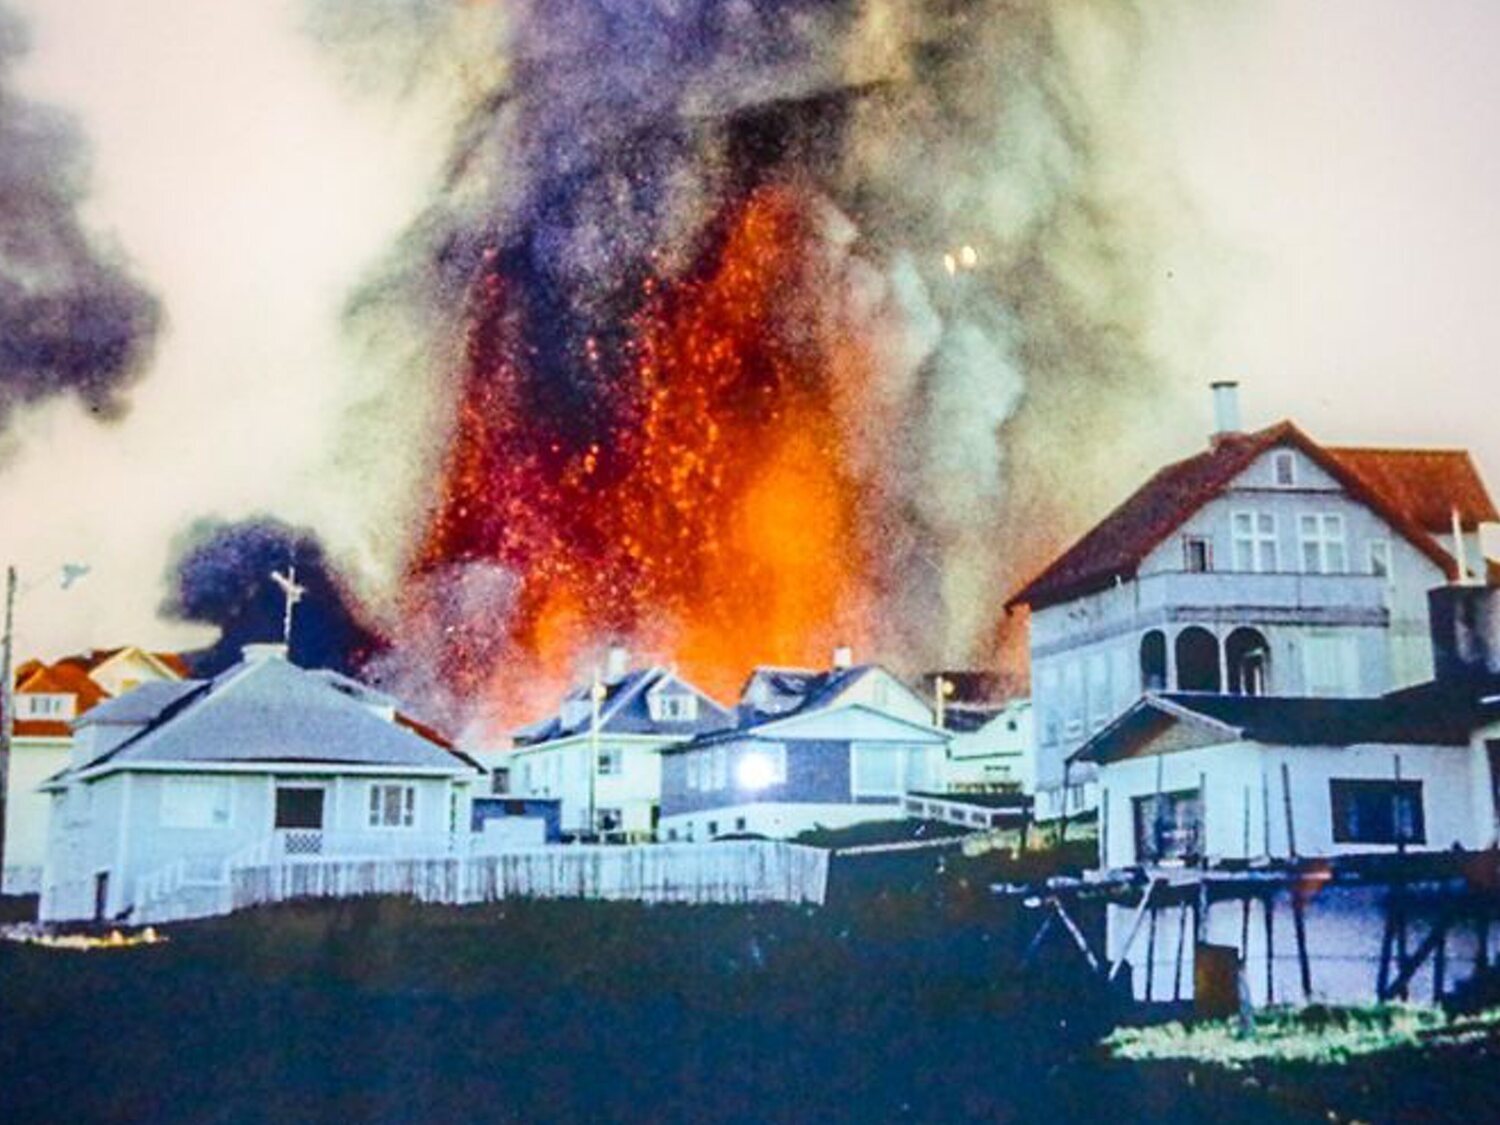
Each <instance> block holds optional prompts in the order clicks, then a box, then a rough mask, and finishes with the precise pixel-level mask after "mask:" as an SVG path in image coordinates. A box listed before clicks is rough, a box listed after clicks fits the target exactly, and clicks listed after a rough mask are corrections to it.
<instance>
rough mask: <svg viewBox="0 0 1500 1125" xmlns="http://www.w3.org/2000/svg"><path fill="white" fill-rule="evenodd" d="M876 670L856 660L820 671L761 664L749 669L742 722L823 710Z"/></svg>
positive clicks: (741, 706)
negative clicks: (856, 662)
mask: <svg viewBox="0 0 1500 1125" xmlns="http://www.w3.org/2000/svg"><path fill="white" fill-rule="evenodd" d="M877 671H884V669H882V668H881V667H880V665H878V664H855V665H851V666H850V667H848V668H830V669H828V670H827V671H822V672H820V671H815V670H813V669H810V668H784V667H779V666H777V665H772V664H762V665H760V666H759V667H757V668H756V669H755V670H754V671H752V672H751V673H750V675H749V677H748V678H747V679H746V680H745V686H744V687H743V688H742V689H741V690H740V701H739V705H738V706H737V707H736V712H737V714H738V717H739V726H741V727H746V726H753V725H755V724H756V723H761V722H770V721H772V720H775V719H788V718H791V717H792V716H793V715H805V714H807V713H809V712H811V711H818V710H821V709H822V708H824V707H827V706H829V705H830V704H832V703H833V702H834V701H835V700H836V699H838V697H839V696H840V695H842V694H843V693H844V691H845V690H847V689H848V688H850V687H852V686H853V685H854V684H855V683H856V682H858V681H859V680H861V679H863V678H864V677H865V676H867V675H869V674H870V673H871V672H877ZM886 674H887V675H889V674H890V673H886ZM892 679H895V677H894V676H893V677H892ZM897 682H898V683H899V682H900V681H897ZM903 686H904V685H903Z"/></svg>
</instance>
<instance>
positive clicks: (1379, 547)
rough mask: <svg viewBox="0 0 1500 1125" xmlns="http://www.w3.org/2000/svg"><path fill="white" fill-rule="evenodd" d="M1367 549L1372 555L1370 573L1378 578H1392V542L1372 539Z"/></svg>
mask: <svg viewBox="0 0 1500 1125" xmlns="http://www.w3.org/2000/svg"><path fill="white" fill-rule="evenodd" d="M1366 548H1367V549H1368V551H1369V553H1370V560H1369V561H1370V573H1371V574H1373V575H1375V577H1377V578H1389V577H1390V576H1391V541H1390V540H1389V539H1371V540H1370V541H1369V543H1368V544H1366Z"/></svg>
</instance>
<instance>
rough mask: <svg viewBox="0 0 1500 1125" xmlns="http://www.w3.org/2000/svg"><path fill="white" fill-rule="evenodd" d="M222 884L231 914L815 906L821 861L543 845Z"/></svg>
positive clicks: (304, 863) (823, 886) (234, 874)
mask: <svg viewBox="0 0 1500 1125" xmlns="http://www.w3.org/2000/svg"><path fill="white" fill-rule="evenodd" d="M229 878H230V886H229V902H228V903H227V904H226V905H227V907H228V909H230V910H242V909H245V908H246V907H250V906H256V905H259V904H261V903H272V902H287V901H290V900H293V899H307V898H346V897H351V896H358V895H400V896H404V897H410V898H415V899H417V900H419V901H421V902H433V903H449V904H467V903H481V902H497V901H500V900H502V899H513V898H549V899H550V898H577V899H606V900H618V901H630V902H679V903H753V902H786V903H810V904H815V905H821V904H822V903H823V901H824V898H825V896H826V894H827V890H828V853H827V852H826V851H823V850H821V849H819V848H808V847H803V846H801V845H798V844H787V843H783V842H781V841H777V840H735V841H725V842H723V843H710V844H643V845H636V846H626V847H611V846H552V847H539V848H528V849H524V850H518V851H508V852H502V853H499V854H493V855H477V856H467V857H457V856H452V857H442V858H433V859H420V858H388V857H387V858H355V857H349V858H340V857H334V856H327V857H324V856H318V857H306V858H303V857H298V858H282V859H279V860H277V861H275V862H270V863H260V864H252V865H247V866H243V867H236V868H234V869H233V870H232V871H231V872H230V876H229Z"/></svg>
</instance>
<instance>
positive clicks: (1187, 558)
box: [1182, 535, 1213, 574]
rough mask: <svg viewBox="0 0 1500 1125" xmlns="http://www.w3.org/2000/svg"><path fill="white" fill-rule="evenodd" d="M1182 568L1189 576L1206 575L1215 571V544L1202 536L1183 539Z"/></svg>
mask: <svg viewBox="0 0 1500 1125" xmlns="http://www.w3.org/2000/svg"><path fill="white" fill-rule="evenodd" d="M1182 555H1183V558H1182V567H1183V569H1184V570H1186V571H1187V572H1188V573H1189V574H1206V573H1207V572H1208V571H1210V570H1212V569H1213V543H1212V542H1211V541H1210V540H1208V539H1205V538H1204V537H1203V536H1201V535H1185V536H1183V538H1182Z"/></svg>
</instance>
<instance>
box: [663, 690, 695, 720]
mask: <svg viewBox="0 0 1500 1125" xmlns="http://www.w3.org/2000/svg"><path fill="white" fill-rule="evenodd" d="M651 717H652V718H653V719H655V720H656V721H657V722H659V723H690V722H692V721H693V720H694V719H696V718H697V717H698V697H697V696H696V695H692V694H690V693H688V692H671V693H667V692H659V693H657V694H656V695H653V696H652V697H651Z"/></svg>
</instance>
